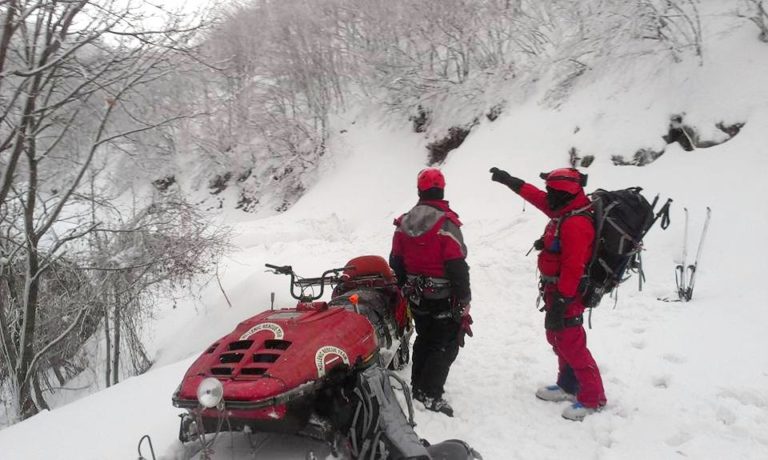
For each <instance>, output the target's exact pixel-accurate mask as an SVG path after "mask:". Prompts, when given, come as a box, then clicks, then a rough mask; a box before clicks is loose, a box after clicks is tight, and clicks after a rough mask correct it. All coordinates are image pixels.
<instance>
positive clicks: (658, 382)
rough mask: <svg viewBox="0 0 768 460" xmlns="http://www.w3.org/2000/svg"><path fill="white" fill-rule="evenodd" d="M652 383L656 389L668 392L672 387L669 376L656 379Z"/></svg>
mask: <svg viewBox="0 0 768 460" xmlns="http://www.w3.org/2000/svg"><path fill="white" fill-rule="evenodd" d="M652 383H653V386H654V387H655V388H659V389H661V390H666V389H667V388H669V385H670V377H669V376H668V375H662V376H658V377H654V378H653V380H652Z"/></svg>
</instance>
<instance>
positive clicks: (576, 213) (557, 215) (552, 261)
mask: <svg viewBox="0 0 768 460" xmlns="http://www.w3.org/2000/svg"><path fill="white" fill-rule="evenodd" d="M518 193H519V194H520V196H521V197H523V198H524V199H525V200H526V201H528V202H529V203H531V204H532V205H534V206H536V207H537V208H539V209H540V210H541V211H542V212H544V214H546V215H547V216H548V217H549V218H550V221H549V223H547V226H546V228H545V229H544V235H542V243H543V249H542V250H541V252H540V253H539V258H538V268H539V272H541V275H542V278H543V279H545V280H555V279H556V281H552V282H547V283H545V287H544V300H545V305H546V307H547V308H548V307H549V305H550V301H551V298H552V295H553V294H554V292H555V291H554V290H555V289H557V291H558V292H559V293H560V295H562V296H563V297H565V298H570V299H573V302H571V304H570V305H569V306H568V309H567V310H566V312H565V316H566V317H572V316H578V315H580V314H581V313H582V312H583V311H584V304H583V302H582V296H581V292H579V284H580V283H581V279H582V277H583V276H584V271H585V269H586V267H587V264H588V263H589V260H590V259H591V258H592V247H593V245H594V241H595V228H594V225H593V223H592V217H591V215H590V214H589V212H588V209H589V205H590V203H591V202H590V200H589V198H588V197H587V196H586V195H585V194H584V191H583V190H582V191H580V192H579V194H577V195H576V197H575V198H574V199H573V200H571V202H570V203H568V204H567V205H566V206H565V207H563V208H562V209H558V210H555V211H553V210H551V209H550V208H549V206H548V205H547V194H546V192H544V191H542V190H539V189H538V188H536V187H535V186H534V185H531V184H528V183H526V184H523V186H522V187H521V188H520V191H519V192H518Z"/></svg>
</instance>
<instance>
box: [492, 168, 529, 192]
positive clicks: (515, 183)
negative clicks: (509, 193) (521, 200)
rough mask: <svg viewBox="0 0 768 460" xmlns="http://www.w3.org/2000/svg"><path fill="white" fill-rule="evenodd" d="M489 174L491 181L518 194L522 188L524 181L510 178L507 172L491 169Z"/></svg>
mask: <svg viewBox="0 0 768 460" xmlns="http://www.w3.org/2000/svg"><path fill="white" fill-rule="evenodd" d="M490 172H491V180H492V181H494V182H498V183H500V184H504V185H506V186H507V187H509V188H511V189H512V190H513V191H515V192H519V191H520V189H521V188H522V187H523V184H524V183H525V181H524V180H522V179H518V178H517V177H514V176H511V175H510V174H509V173H508V172H506V171H504V170H503V169H499V168H496V167H493V168H491V171H490Z"/></svg>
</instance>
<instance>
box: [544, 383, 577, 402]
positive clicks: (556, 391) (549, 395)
mask: <svg viewBox="0 0 768 460" xmlns="http://www.w3.org/2000/svg"><path fill="white" fill-rule="evenodd" d="M536 397H537V398H539V399H542V400H544V401H552V402H560V401H575V400H576V395H574V394H571V393H568V392H566V391H565V390H563V389H562V388H560V387H559V386H557V385H549V386H546V387H541V388H539V389H538V390H536Z"/></svg>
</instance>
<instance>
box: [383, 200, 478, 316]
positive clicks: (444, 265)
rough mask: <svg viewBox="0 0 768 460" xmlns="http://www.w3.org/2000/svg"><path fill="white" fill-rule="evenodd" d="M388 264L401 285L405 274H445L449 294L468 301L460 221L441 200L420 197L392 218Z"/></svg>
mask: <svg viewBox="0 0 768 460" xmlns="http://www.w3.org/2000/svg"><path fill="white" fill-rule="evenodd" d="M394 224H395V227H397V228H396V230H395V234H394V236H393V237H392V252H391V253H390V256H389V264H390V265H391V266H392V269H393V270H394V271H395V274H396V275H397V279H398V283H399V284H400V285H401V286H402V285H403V284H404V283H405V281H406V279H407V276H408V275H424V276H429V277H435V278H445V279H448V280H449V281H450V282H451V295H452V297H454V298H455V299H456V300H457V301H459V302H463V303H468V302H469V301H470V300H471V298H472V295H471V290H470V287H469V266H468V265H467V262H466V257H467V247H466V245H465V244H464V238H463V236H462V234H461V229H460V227H461V221H460V220H459V216H458V214H456V213H455V212H453V211H452V210H451V208H450V207H449V205H448V202H447V201H445V200H420V201H419V202H418V203H417V204H416V206H414V207H413V209H411V210H410V211H408V212H407V213H405V214H403V215H402V216H400V217H398V218H397V219H395V222H394Z"/></svg>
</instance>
